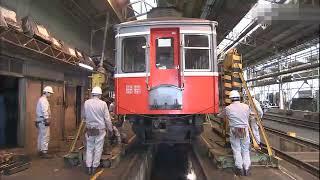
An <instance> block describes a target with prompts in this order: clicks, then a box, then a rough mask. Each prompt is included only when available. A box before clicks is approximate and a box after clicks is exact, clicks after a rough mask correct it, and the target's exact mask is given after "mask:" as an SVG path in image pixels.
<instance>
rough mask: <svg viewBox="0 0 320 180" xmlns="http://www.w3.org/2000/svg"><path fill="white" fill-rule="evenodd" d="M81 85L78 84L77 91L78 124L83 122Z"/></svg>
mask: <svg viewBox="0 0 320 180" xmlns="http://www.w3.org/2000/svg"><path fill="white" fill-rule="evenodd" d="M81 89H82V87H81V86H77V90H76V91H77V92H76V126H78V125H79V124H80V122H81V104H82V102H81V99H82V98H81V94H82V93H81V92H82V91H81Z"/></svg>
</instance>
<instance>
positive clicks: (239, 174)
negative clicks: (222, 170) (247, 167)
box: [234, 168, 244, 176]
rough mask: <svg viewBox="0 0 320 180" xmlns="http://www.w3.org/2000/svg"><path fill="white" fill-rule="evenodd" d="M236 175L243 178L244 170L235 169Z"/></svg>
mask: <svg viewBox="0 0 320 180" xmlns="http://www.w3.org/2000/svg"><path fill="white" fill-rule="evenodd" d="M234 173H235V174H236V175H237V176H243V174H244V173H243V170H242V169H239V168H234Z"/></svg>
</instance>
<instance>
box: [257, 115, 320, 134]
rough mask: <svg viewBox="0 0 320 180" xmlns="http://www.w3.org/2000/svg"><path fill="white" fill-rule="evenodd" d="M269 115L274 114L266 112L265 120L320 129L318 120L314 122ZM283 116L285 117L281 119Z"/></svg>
mask: <svg viewBox="0 0 320 180" xmlns="http://www.w3.org/2000/svg"><path fill="white" fill-rule="evenodd" d="M269 116H273V115H269V114H266V115H265V116H264V117H263V119H264V120H269V121H276V122H279V123H286V124H290V125H294V126H298V127H305V128H308V129H313V130H319V123H318V122H312V121H306V120H298V119H292V118H287V117H277V116H274V117H277V118H278V119H275V118H272V117H269ZM280 118H283V119H280Z"/></svg>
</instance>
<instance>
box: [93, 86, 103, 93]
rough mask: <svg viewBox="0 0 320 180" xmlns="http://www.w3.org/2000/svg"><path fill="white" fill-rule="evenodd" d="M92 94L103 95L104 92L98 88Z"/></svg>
mask: <svg viewBox="0 0 320 180" xmlns="http://www.w3.org/2000/svg"><path fill="white" fill-rule="evenodd" d="M91 93H92V94H102V90H101V88H100V87H99V86H96V87H94V88H92V91H91Z"/></svg>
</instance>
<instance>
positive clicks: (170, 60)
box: [149, 28, 182, 109]
mask: <svg viewBox="0 0 320 180" xmlns="http://www.w3.org/2000/svg"><path fill="white" fill-rule="evenodd" d="M179 42H180V40H179V28H154V29H151V37H150V58H149V60H150V63H149V64H150V81H149V90H150V91H149V107H150V108H151V109H181V107H182V90H181V78H180V61H179V59H180V58H179V55H180V52H179V50H180V46H179V45H180V43H179Z"/></svg>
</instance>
